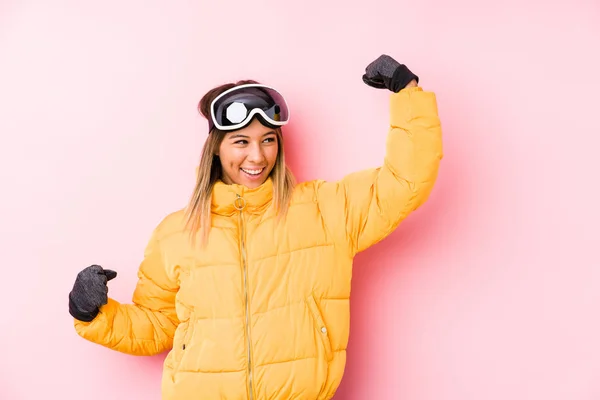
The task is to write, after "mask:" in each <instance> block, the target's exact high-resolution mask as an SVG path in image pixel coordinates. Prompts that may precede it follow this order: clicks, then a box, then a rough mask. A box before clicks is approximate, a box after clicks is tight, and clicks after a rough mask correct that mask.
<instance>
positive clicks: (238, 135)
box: [229, 131, 275, 139]
mask: <svg viewBox="0 0 600 400" xmlns="http://www.w3.org/2000/svg"><path fill="white" fill-rule="evenodd" d="M274 134H275V131H269V132H267V133H265V134H263V135H262V136H263V137H265V136H268V135H274ZM239 138H244V139H249V138H250V136H248V135H242V134H241V133H234V134H233V135H231V136H229V139H239Z"/></svg>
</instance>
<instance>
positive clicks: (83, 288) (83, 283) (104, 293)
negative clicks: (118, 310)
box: [69, 265, 117, 322]
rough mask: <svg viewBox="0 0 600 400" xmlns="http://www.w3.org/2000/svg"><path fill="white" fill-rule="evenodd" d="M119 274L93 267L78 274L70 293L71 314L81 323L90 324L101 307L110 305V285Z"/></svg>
mask: <svg viewBox="0 0 600 400" xmlns="http://www.w3.org/2000/svg"><path fill="white" fill-rule="evenodd" d="M116 277H117V273H116V272H115V271H112V270H110V269H102V267H101V266H99V265H91V266H89V267H87V268H85V269H84V270H82V271H81V272H79V274H77V279H75V284H74V285H73V290H71V292H70V293H69V314H71V315H72V316H73V318H76V319H78V320H80V321H84V322H90V321H91V320H93V319H94V318H96V315H98V312H99V311H100V307H101V306H103V305H104V304H106V303H108V285H107V284H106V283H107V282H108V281H110V280H111V279H114V278H116Z"/></svg>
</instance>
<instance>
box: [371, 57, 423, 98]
mask: <svg viewBox="0 0 600 400" xmlns="http://www.w3.org/2000/svg"><path fill="white" fill-rule="evenodd" d="M365 71H366V73H365V74H364V75H363V77H362V79H363V82H364V83H366V84H367V85H369V86H371V87H374V88H377V89H389V90H391V91H392V92H395V93H398V92H399V91H400V90H402V89H404V87H405V86H406V85H408V83H409V82H410V81H412V80H413V79H415V80H416V81H417V83H419V77H418V76H416V75H415V74H413V73H412V72H411V71H410V70H409V69H408V68H407V67H406V65H404V64H400V63H398V61H396V60H394V59H393V58H392V57H390V56H387V55H385V54H383V55H381V56H379V57H378V58H377V59H376V60H375V61H373V62H372V63H371V64H369V65H368V66H367V68H366V69H365Z"/></svg>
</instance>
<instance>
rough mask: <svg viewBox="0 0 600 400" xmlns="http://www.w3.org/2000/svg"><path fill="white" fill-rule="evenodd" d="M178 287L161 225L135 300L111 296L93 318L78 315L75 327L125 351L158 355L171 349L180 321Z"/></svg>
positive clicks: (142, 270) (146, 256)
mask: <svg viewBox="0 0 600 400" xmlns="http://www.w3.org/2000/svg"><path fill="white" fill-rule="evenodd" d="M178 289H179V288H178V286H177V284H176V280H175V279H174V278H173V276H172V274H171V272H170V271H167V269H166V266H165V263H164V259H163V255H162V252H161V244H160V240H159V233H158V228H157V229H156V230H155V231H154V232H153V234H152V238H151V240H150V242H149V243H148V245H147V246H146V249H145V251H144V258H143V261H142V263H141V265H140V267H139V270H138V282H137V285H136V288H135V291H134V293H133V304H120V303H119V302H117V301H116V300H114V299H111V298H109V299H108V303H107V304H105V305H103V306H102V307H100V310H99V312H98V315H96V317H95V318H94V319H93V320H92V321H90V322H85V321H81V320H78V319H75V322H74V324H75V330H76V331H77V333H78V334H79V335H80V336H81V337H83V338H84V339H87V340H89V341H91V342H94V343H97V344H100V345H102V346H105V347H108V348H110V349H113V350H117V351H119V352H122V353H127V354H133V355H155V354H158V353H161V352H163V351H166V350H170V349H171V348H172V346H173V336H174V334H175V329H176V328H177V325H178V324H179V320H178V318H177V314H176V312H175V295H176V294H177V291H178Z"/></svg>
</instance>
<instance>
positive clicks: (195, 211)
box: [186, 80, 296, 245]
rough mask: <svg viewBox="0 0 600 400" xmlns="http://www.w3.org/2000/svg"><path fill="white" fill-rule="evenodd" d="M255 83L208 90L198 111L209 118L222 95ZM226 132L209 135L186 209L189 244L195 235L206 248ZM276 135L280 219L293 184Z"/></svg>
mask: <svg viewBox="0 0 600 400" xmlns="http://www.w3.org/2000/svg"><path fill="white" fill-rule="evenodd" d="M247 83H258V82H256V81H253V80H241V81H238V82H236V83H227V84H224V85H221V86H218V87H216V88H213V89H211V90H209V91H208V92H207V93H206V94H205V95H204V96H203V97H202V99H201V100H200V102H199V103H198V111H199V112H200V113H201V114H202V115H203V116H204V117H205V118H206V119H209V118H210V103H211V102H212V101H213V100H214V99H215V98H216V97H217V96H218V95H219V94H221V93H223V92H224V91H226V90H228V89H231V88H232V87H235V86H239V85H243V84H247ZM226 133H227V132H226V131H221V130H219V129H217V128H213V129H212V130H211V131H210V132H209V134H208V138H207V139H206V142H205V143H204V146H203V148H202V154H201V157H200V164H199V166H198V174H197V180H196V185H195V187H194V191H193V193H192V196H191V198H190V201H189V204H188V206H187V209H186V224H187V225H188V227H189V228H191V234H192V240H193V241H194V242H195V240H194V238H195V236H196V233H197V232H199V233H200V242H201V245H204V244H206V242H207V239H208V234H209V232H210V227H211V203H212V191H213V187H214V186H215V184H216V183H217V181H219V180H220V179H221V178H222V173H223V170H222V168H221V161H220V160H219V157H218V156H217V155H216V154H217V153H218V150H219V147H220V146H221V143H222V142H223V138H224V137H225V135H226ZM275 134H276V135H277V147H278V149H277V150H278V151H277V159H276V160H275V165H274V166H273V170H272V171H271V174H270V177H271V179H272V180H273V206H274V207H275V212H276V215H277V218H278V219H280V218H281V217H282V216H283V215H285V214H286V212H287V210H288V207H289V203H290V200H291V198H292V193H293V190H294V186H295V184H296V182H295V178H294V175H293V174H292V172H291V171H290V169H289V168H288V167H287V165H286V163H285V153H284V145H283V132H282V130H281V128H277V129H275Z"/></svg>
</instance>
